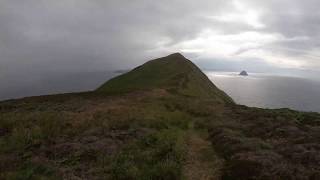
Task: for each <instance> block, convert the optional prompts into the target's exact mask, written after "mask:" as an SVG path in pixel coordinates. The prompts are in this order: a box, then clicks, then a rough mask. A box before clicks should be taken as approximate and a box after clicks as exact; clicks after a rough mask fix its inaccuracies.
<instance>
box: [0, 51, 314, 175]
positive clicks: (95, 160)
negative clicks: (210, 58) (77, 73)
mask: <svg viewBox="0 0 320 180" xmlns="http://www.w3.org/2000/svg"><path fill="white" fill-rule="evenodd" d="M171 66H174V67H179V68H172V67H171ZM319 131H320V115H319V114H318V113H304V112H297V111H292V110H289V109H279V110H266V109H259V108H248V107H245V106H240V105H236V104H234V103H233V101H232V100H231V98H229V97H228V96H227V95H225V94H224V93H223V92H222V91H220V90H219V89H217V88H216V87H215V86H214V85H213V84H212V83H211V82H210V81H209V80H208V79H207V77H206V76H204V75H203V74H202V72H201V71H200V70H198V68H197V67H196V66H194V65H193V64H192V63H191V62H190V61H188V60H186V59H184V57H183V56H181V55H179V54H174V55H171V56H168V57H165V58H161V59H157V60H154V61H150V62H148V63H147V64H145V65H143V66H141V67H138V68H136V69H135V70H133V71H131V72H129V73H127V74H124V75H121V76H119V77H116V78H115V79H112V80H110V81H109V82H107V83H106V84H104V85H102V86H101V87H100V88H99V89H98V90H97V91H93V92H86V93H73V94H61V95H52V96H41V97H30V98H24V99H20V100H11V101H4V102H1V103H0V179H139V180H140V179H142V180H143V179H146V180H147V179H163V180H168V179H169V180H170V179H195V178H197V179H319V177H320V169H319V167H320V164H319V162H320V141H319V139H320V134H319Z"/></svg>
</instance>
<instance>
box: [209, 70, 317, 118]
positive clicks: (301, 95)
mask: <svg viewBox="0 0 320 180" xmlns="http://www.w3.org/2000/svg"><path fill="white" fill-rule="evenodd" d="M205 73H206V74H207V76H208V77H209V79H210V80H211V81H212V82H213V83H214V84H215V85H216V86H217V87H218V88H219V89H221V90H223V91H225V92H226V93H227V94H228V95H229V96H230V97H232V99H233V100H234V101H235V102H236V103H238V104H242V105H246V106H250V107H261V108H270V109H277V108H290V109H294V110H300V111H313V112H320V81H319V80H316V79H308V78H303V77H290V76H280V75H270V74H262V73H250V74H249V76H239V75H238V74H239V72H215V71H206V72H205Z"/></svg>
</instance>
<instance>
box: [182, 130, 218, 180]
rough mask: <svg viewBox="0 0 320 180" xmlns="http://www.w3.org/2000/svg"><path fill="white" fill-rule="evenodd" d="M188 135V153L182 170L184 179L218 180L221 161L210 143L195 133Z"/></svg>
mask: <svg viewBox="0 0 320 180" xmlns="http://www.w3.org/2000/svg"><path fill="white" fill-rule="evenodd" d="M190 131H191V130H190ZM189 134H190V135H189V139H188V153H187V157H186V164H185V166H184V168H183V173H184V177H185V179H187V180H216V179H220V175H221V173H220V170H221V168H222V166H223V161H222V160H221V159H220V158H219V157H218V156H217V155H216V153H215V151H214V150H213V148H212V145H211V143H210V142H209V141H207V140H205V139H203V138H202V137H200V135H199V134H198V133H196V132H193V131H191V132H190V133H189Z"/></svg>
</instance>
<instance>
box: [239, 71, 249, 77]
mask: <svg viewBox="0 0 320 180" xmlns="http://www.w3.org/2000/svg"><path fill="white" fill-rule="evenodd" d="M239 75H240V76H248V73H247V71H241V72H240V74H239Z"/></svg>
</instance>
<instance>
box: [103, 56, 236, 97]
mask: <svg viewBox="0 0 320 180" xmlns="http://www.w3.org/2000/svg"><path fill="white" fill-rule="evenodd" d="M154 88H162V89H166V90H168V91H170V92H174V93H177V94H180V95H184V96H194V97H199V98H214V99H216V100H219V101H221V102H229V103H232V102H233V101H232V99H231V98H230V97H229V96H228V95H226V94H225V93H224V92H222V91H220V90H219V89H218V88H217V87H216V86H215V85H214V84H213V83H212V82H211V81H210V80H209V79H208V78H207V76H206V75H205V74H203V72H202V71H201V70H200V69H199V68H198V67H197V66H195V65H194V64H193V63H192V62H191V61H189V60H188V59H186V58H185V57H184V56H182V55H181V54H179V53H175V54H171V55H169V56H166V57H163V58H159V59H155V60H152V61H148V62H147V63H145V64H143V65H141V66H139V67H137V68H135V69H133V70H132V71H130V72H128V73H125V74H123V75H120V76H118V77H115V78H113V79H111V80H110V81H108V82H106V83H105V84H103V85H102V86H101V87H100V88H98V89H97V91H98V92H106V93H121V92H130V91H135V90H150V89H154Z"/></svg>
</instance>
